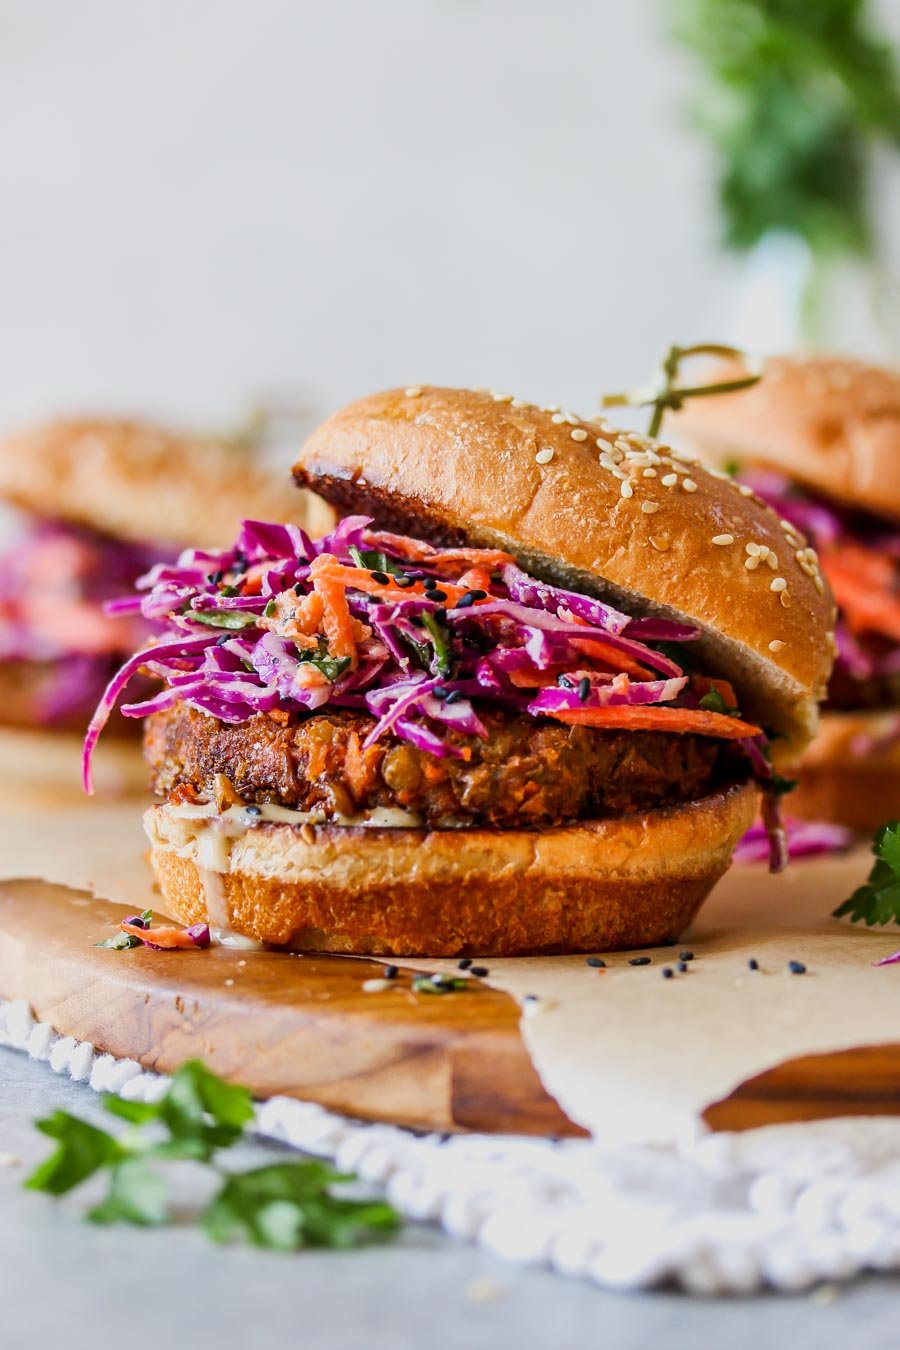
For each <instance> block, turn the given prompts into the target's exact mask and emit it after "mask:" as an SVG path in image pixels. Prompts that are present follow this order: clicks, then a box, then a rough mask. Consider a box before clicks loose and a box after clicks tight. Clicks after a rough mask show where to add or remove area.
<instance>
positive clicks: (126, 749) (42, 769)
mask: <svg viewBox="0 0 900 1350" xmlns="http://www.w3.org/2000/svg"><path fill="white" fill-rule="evenodd" d="M82 744H83V737H82V736H81V735H79V734H78V733H76V732H72V731H39V730H35V729H31V728H28V727H6V726H0V801H15V802H17V803H19V804H25V805H36V806H65V805H67V804H71V803H72V802H73V801H74V802H82V801H84V799H85V798H84V788H83V787H82V783H81V753H82ZM94 792H95V795H96V796H98V797H106V798H109V797H124V796H130V795H132V794H140V795H142V796H146V794H147V766H146V764H145V763H144V760H143V757H142V755H141V743H140V740H139V739H138V738H137V737H124V736H123V737H120V738H117V737H115V736H110V737H108V738H107V740H105V741H102V742H101V743H100V745H98V747H97V750H96V753H95V755H94Z"/></svg>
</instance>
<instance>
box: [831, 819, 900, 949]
mask: <svg viewBox="0 0 900 1350" xmlns="http://www.w3.org/2000/svg"><path fill="white" fill-rule="evenodd" d="M872 852H873V853H874V854H875V862H874V863H873V864H872V870H871V872H870V873H869V879H868V881H866V882H864V883H863V885H862V886H859V887H857V889H856V890H855V891H854V892H853V894H852V895H851V896H850V899H849V900H845V901H844V903H843V904H842V905H838V907H837V909H836V910H835V911H834V916H835V918H843V917H844V916H847V917H848V918H849V919H850V921H851V922H852V923H865V924H868V926H869V927H870V928H871V927H873V926H874V925H875V924H881V925H882V926H883V925H884V924H886V923H900V820H892V821H890V822H889V823H888V824H887V825H882V827H881V829H880V830H879V831H878V833H877V834H876V835H875V839H874V842H873V844H872Z"/></svg>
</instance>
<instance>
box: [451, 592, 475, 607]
mask: <svg viewBox="0 0 900 1350" xmlns="http://www.w3.org/2000/svg"><path fill="white" fill-rule="evenodd" d="M474 603H475V595H474V593H473V592H472V591H467V592H466V594H465V595H461V596H460V597H459V599H458V600H457V602H456V604H455V605H454V606H453V608H454V609H471V608H472V606H473V605H474Z"/></svg>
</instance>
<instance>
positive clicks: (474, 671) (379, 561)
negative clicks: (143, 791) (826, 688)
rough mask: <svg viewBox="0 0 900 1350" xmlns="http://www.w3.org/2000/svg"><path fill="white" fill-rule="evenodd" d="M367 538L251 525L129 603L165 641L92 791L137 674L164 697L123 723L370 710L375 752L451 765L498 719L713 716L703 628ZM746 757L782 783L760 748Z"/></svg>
mask: <svg viewBox="0 0 900 1350" xmlns="http://www.w3.org/2000/svg"><path fill="white" fill-rule="evenodd" d="M371 526H372V522H371V520H370V519H369V518H368V517H361V516H351V517H348V518H347V519H345V520H343V521H341V523H340V524H339V525H338V526H337V528H336V529H335V530H334V531H333V532H332V533H331V534H330V535H328V536H326V537H325V538H324V539H320V540H317V541H315V542H314V541H312V540H311V539H309V538H308V537H307V536H306V535H305V534H304V533H303V531H302V530H299V529H298V528H297V527H296V526H290V525H271V524H267V523H265V522H261V521H245V522H244V523H243V525H242V526H241V529H240V533H239V535H238V539H237V542H236V544H235V546H234V548H233V549H231V550H227V551H223V552H219V553H209V552H199V551H189V552H186V553H184V554H182V556H181V557H180V558H178V559H177V561H175V562H170V563H161V564H157V565H156V566H154V567H152V568H151V569H150V570H149V571H148V572H147V574H146V575H145V576H144V577H142V578H141V579H140V581H139V582H138V590H139V595H138V596H137V597H135V598H134V599H132V600H129V601H125V602H122V601H115V602H114V604H113V605H112V607H111V608H112V609H113V610H114V611H115V612H117V613H120V614H121V613H129V614H134V613H135V612H137V613H138V614H139V615H140V616H141V617H142V618H143V619H144V620H152V621H156V622H162V624H163V625H164V631H163V632H162V633H161V634H160V635H159V636H158V637H157V638H156V639H155V640H154V641H153V642H152V644H151V645H149V646H146V647H144V648H143V649H142V650H140V651H138V652H137V654H136V655H134V656H132V657H131V658H130V659H129V660H128V661H126V663H125V664H124V665H123V666H122V668H121V669H120V670H119V672H118V673H117V674H116V675H115V677H114V678H113V679H112V680H111V681H110V683H109V685H108V687H107V689H106V691H105V693H104V695H103V697H102V699H101V700H100V703H99V705H98V707H97V710H96V713H95V714H94V717H93V719H92V721H91V725H90V727H89V730H88V734H87V737H86V740H85V754H84V775H85V785H86V787H87V788H88V790H90V762H91V754H92V752H93V748H94V746H95V744H96V741H97V737H98V736H99V734H100V732H101V730H102V728H103V725H104V723H105V722H106V720H107V718H108V717H109V715H110V712H111V711H112V709H113V707H114V706H115V704H116V702H117V701H118V699H119V697H120V696H121V694H122V693H123V691H124V690H125V688H126V686H128V684H129V683H130V681H131V680H132V679H133V677H134V676H135V675H136V674H137V673H138V671H144V672H146V673H149V674H150V675H152V676H155V677H156V678H157V679H159V680H160V681H161V682H162V683H161V687H160V689H159V690H158V691H157V692H156V693H154V694H153V696H152V697H150V698H146V699H143V700H142V701H140V702H136V703H126V704H124V706H123V707H122V712H123V714H124V715H125V716H127V717H146V716H148V715H150V714H152V713H154V712H161V711H163V710H165V709H167V708H170V707H172V706H174V705H175V704H178V703H185V704H188V705H190V706H191V707H193V708H197V709H199V710H200V711H202V712H206V713H209V714H211V715H212V716H214V717H217V718H220V719H222V720H223V721H226V722H233V723H239V722H243V721H246V720H247V719H248V718H251V717H253V716H255V715H257V714H261V713H269V714H276V713H280V714H284V713H301V714H302V713H312V712H314V711H315V710H316V709H319V708H322V707H325V706H326V705H327V706H329V707H334V708H359V709H364V710H366V711H368V712H369V713H371V715H372V716H373V718H374V725H373V727H372V730H371V731H370V733H369V735H368V737H367V739H366V741H365V745H366V746H369V745H371V744H374V743H375V742H376V741H377V740H378V739H379V738H380V737H382V736H384V735H385V734H386V733H387V732H388V731H390V732H391V733H392V734H394V735H395V736H398V737H400V738H401V739H404V740H406V741H408V742H409V743H410V744H412V745H415V746H416V747H418V748H419V749H421V750H425V751H427V752H428V753H430V754H433V755H435V756H437V757H445V756H447V755H457V756H459V755H464V754H465V753H466V752H465V751H464V750H462V749H460V748H459V746H458V745H457V744H455V741H451V740H448V739H447V738H446V732H447V730H448V729H452V730H455V731H458V732H462V733H463V734H465V735H470V736H486V735H487V731H486V728H485V725H484V722H483V721H482V719H481V716H480V715H479V712H480V710H484V709H486V708H489V707H494V708H500V709H506V710H509V711H511V712H514V713H519V714H523V715H531V716H534V717H539V716H544V715H549V716H553V715H556V714H559V713H565V712H566V711H567V710H572V709H588V710H590V709H606V708H615V707H623V706H629V705H634V706H637V705H644V706H647V705H656V706H659V707H660V708H671V709H696V708H698V707H705V708H708V707H709V706H710V705H709V704H708V703H705V702H704V697H709V695H708V694H706V695H705V694H704V691H706V690H708V689H709V687H710V684H711V682H710V681H708V680H702V679H701V678H700V677H695V676H693V675H690V674H688V673H686V672H685V670H684V669H683V666H682V665H681V664H679V662H678V660H677V659H675V656H674V653H677V651H678V647H679V644H687V643H690V642H691V641H693V640H694V639H695V638H696V637H697V631H696V629H694V628H693V627H690V626H689V625H686V624H681V623H672V622H669V621H668V620H666V619H662V618H658V617H637V618H636V617H633V616H631V615H628V614H625V613H623V612H621V611H619V610H616V609H614V608H613V607H612V606H610V605H608V604H606V603H605V602H603V601H601V600H599V599H596V598H594V597H591V596H587V595H580V594H576V593H574V592H572V591H567V590H564V589H562V588H560V587H557V586H553V585H550V584H549V583H547V582H544V581H538V580H537V579H535V578H533V577H530V576H528V575H527V574H526V573H525V572H523V571H522V570H521V569H520V568H519V567H518V566H516V565H515V563H514V562H513V561H512V559H511V558H510V557H509V555H507V554H503V553H499V552H497V551H496V550H478V549H446V550H440V549H438V548H433V547H431V546H430V545H427V544H425V543H423V542H422V541H420V540H412V539H405V538H404V537H402V536H398V535H393V534H386V533H383V532H379V531H377V530H374V529H372V528H371ZM656 643H664V644H666V650H665V652H663V651H660V650H659V649H658V648H657V647H656V646H655V645H654V644H656ZM732 701H733V700H732ZM720 703H721V700H720ZM717 710H718V711H720V712H724V704H722V705H721V707H719V708H718V709H717ZM676 729H677V728H676ZM711 734H714V732H713V733H711ZM740 744H741V745H744V746H745V748H746V749H747V753H748V754H749V755H750V756H751V759H752V761H753V764H752V767H753V768H754V771H756V772H757V773H758V774H759V775H760V776H763V777H765V776H767V775H769V774H770V772H771V770H770V769H769V767H768V761H767V759H766V756H765V751H764V746H763V745H762V742H760V743H759V744H757V743H756V742H746V743H745V742H741V743H740Z"/></svg>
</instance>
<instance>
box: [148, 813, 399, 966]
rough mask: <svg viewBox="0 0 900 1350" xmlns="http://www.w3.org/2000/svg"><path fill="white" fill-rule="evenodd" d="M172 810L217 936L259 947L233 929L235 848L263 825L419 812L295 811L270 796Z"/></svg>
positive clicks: (373, 819) (379, 820) (345, 824)
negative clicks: (230, 877)
mask: <svg viewBox="0 0 900 1350" xmlns="http://www.w3.org/2000/svg"><path fill="white" fill-rule="evenodd" d="M166 810H167V813H168V814H169V815H170V816H174V817H175V818H176V819H178V820H183V821H185V822H186V823H187V822H189V823H190V828H189V843H188V844H187V845H186V846H183V847H181V848H178V850H177V851H178V853H179V854H181V855H182V856H188V857H192V859H193V861H194V864H195V865H196V868H197V872H198V874H199V876H200V884H201V886H202V887H203V896H204V901H205V904H206V914H207V918H208V920H209V924H210V929H211V931H212V936H213V938H214V939H215V940H216V941H218V942H220V943H221V944H222V945H223V946H226V947H246V948H247V949H248V950H257V949H258V948H259V947H260V944H259V943H258V942H255V941H254V940H253V939H252V938H246V937H244V936H243V934H241V933H235V932H234V931H233V930H232V929H231V915H230V914H229V912H228V898H227V896H226V894H225V883H224V880H223V876H224V874H225V873H227V872H230V871H231V850H232V847H233V845H234V843H235V842H236V841H237V840H239V839H242V838H243V837H244V836H245V835H246V834H248V833H249V832H250V831H251V830H253V829H254V828H256V827H257V826H259V825H265V824H277V825H298V826H299V825H326V824H327V825H336V826H338V827H339V828H354V827H356V828H358V827H362V828H364V829H365V828H367V829H394V830H396V829H406V830H409V829H417V828H419V827H421V825H422V818H421V816H418V815H416V814H415V813H414V812H412V811H403V810H401V809H400V808H399V807H388V806H381V807H376V808H375V810H374V811H366V812H363V813H361V814H359V815H354V816H342V815H336V816H331V817H328V816H326V815H325V813H324V812H323V811H295V810H293V809H292V808H290V807H287V806H278V805H277V804H274V803H271V802H266V803H261V804H260V805H259V806H254V807H253V809H252V810H251V811H248V809H247V807H246V806H229V807H226V809H225V810H224V811H218V810H217V809H216V804H215V802H195V803H185V804H183V805H180V806H172V805H169V806H167V808H166Z"/></svg>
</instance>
